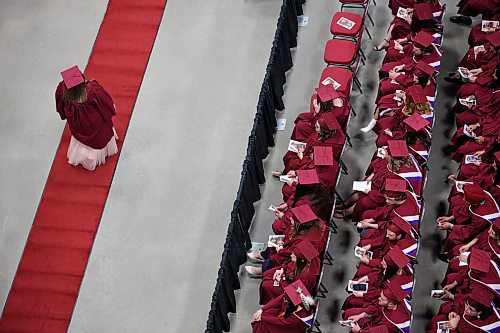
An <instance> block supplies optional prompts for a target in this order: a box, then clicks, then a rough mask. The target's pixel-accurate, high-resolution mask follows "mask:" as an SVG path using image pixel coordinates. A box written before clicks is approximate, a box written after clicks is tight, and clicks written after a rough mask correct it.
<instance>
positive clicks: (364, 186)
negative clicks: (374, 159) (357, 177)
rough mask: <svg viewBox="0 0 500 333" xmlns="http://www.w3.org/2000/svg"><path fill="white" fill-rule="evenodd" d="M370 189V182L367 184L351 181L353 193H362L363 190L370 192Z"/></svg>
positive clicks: (365, 182)
mask: <svg viewBox="0 0 500 333" xmlns="http://www.w3.org/2000/svg"><path fill="white" fill-rule="evenodd" d="M371 189H372V182H367V181H361V182H358V181H353V182H352V190H353V191H360V192H364V191H365V190H368V191H371Z"/></svg>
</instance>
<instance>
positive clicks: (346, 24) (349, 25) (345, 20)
mask: <svg viewBox="0 0 500 333" xmlns="http://www.w3.org/2000/svg"><path fill="white" fill-rule="evenodd" d="M337 24H338V25H340V26H341V27H343V28H346V29H347V30H351V29H352V28H354V26H355V25H356V22H353V21H351V20H349V19H348V18H347V17H344V16H342V17H341V18H340V19H339V20H338V21H337Z"/></svg>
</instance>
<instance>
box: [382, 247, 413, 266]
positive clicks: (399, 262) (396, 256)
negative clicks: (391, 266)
mask: <svg viewBox="0 0 500 333" xmlns="http://www.w3.org/2000/svg"><path fill="white" fill-rule="evenodd" d="M384 260H385V261H386V262H387V261H388V260H392V262H394V263H395V264H396V266H398V268H400V269H401V268H403V267H405V266H406V265H407V264H409V263H410V259H409V258H408V257H407V256H406V254H405V253H404V252H403V251H402V250H401V249H400V248H399V246H394V247H393V248H392V249H391V250H390V251H389V252H387V254H386V255H385V256H384Z"/></svg>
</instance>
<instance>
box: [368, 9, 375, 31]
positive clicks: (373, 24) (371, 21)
mask: <svg viewBox="0 0 500 333" xmlns="http://www.w3.org/2000/svg"><path fill="white" fill-rule="evenodd" d="M366 16H368V19H369V20H370V23H371V24H372V27H374V26H375V23H373V20H372V17H371V16H370V13H368V10H366Z"/></svg>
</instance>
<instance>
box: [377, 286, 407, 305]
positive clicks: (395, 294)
mask: <svg viewBox="0 0 500 333" xmlns="http://www.w3.org/2000/svg"><path fill="white" fill-rule="evenodd" d="M383 293H384V295H385V297H387V299H389V300H390V301H393V302H398V303H400V302H402V301H403V300H404V299H405V297H406V294H405V292H404V291H403V289H401V286H398V285H397V284H396V283H389V284H388V285H387V287H386V288H385V289H384V290H383Z"/></svg>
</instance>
